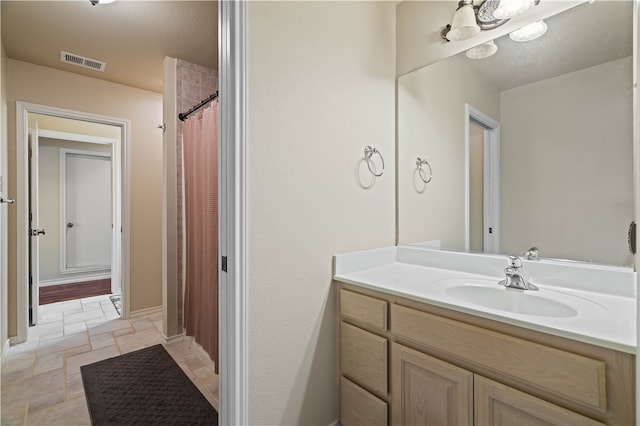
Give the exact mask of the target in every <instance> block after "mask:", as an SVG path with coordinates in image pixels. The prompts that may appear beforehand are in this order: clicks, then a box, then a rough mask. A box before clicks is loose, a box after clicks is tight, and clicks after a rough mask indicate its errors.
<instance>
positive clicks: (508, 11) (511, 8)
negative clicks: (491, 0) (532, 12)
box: [493, 0, 535, 19]
mask: <svg viewBox="0 0 640 426" xmlns="http://www.w3.org/2000/svg"><path fill="white" fill-rule="evenodd" d="M534 4H535V1H534V0H500V4H498V7H497V8H496V10H494V11H493V16H494V17H495V18H498V19H510V18H513V17H514V16H516V15H520V14H521V13H524V12H526V11H527V10H529V9H531V8H532V7H533V6H534Z"/></svg>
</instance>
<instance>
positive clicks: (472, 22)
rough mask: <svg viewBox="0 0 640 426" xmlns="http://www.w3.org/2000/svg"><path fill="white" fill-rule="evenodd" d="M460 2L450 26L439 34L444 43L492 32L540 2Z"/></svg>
mask: <svg viewBox="0 0 640 426" xmlns="http://www.w3.org/2000/svg"><path fill="white" fill-rule="evenodd" d="M476 3H477V4H474V0H460V2H459V3H458V9H456V12H455V14H454V15H453V20H452V21H451V25H447V26H446V27H444V28H443V29H442V31H441V32H440V37H442V38H443V39H444V40H446V41H460V40H467V39H470V38H472V37H474V36H476V35H477V34H479V33H480V31H484V30H492V29H494V28H498V27H499V26H500V25H503V24H505V23H506V22H507V21H508V20H509V19H511V18H512V17H513V16H516V15H518V14H520V13H524V12H526V11H527V10H529V9H530V8H531V7H533V6H536V5H537V4H538V3H540V0H476Z"/></svg>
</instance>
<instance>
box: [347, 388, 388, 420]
mask: <svg viewBox="0 0 640 426" xmlns="http://www.w3.org/2000/svg"><path fill="white" fill-rule="evenodd" d="M340 395H341V404H340V421H341V423H342V425H343V426H384V425H386V424H387V423H388V417H389V416H388V408H387V403H386V402H384V401H383V400H381V399H380V398H377V397H375V396H373V395H372V394H371V393H369V392H367V391H366V390H364V389H362V388H361V387H360V386H358V385H356V384H355V383H353V382H352V381H351V380H349V379H346V378H344V377H340Z"/></svg>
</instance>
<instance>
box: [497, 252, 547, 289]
mask: <svg viewBox="0 0 640 426" xmlns="http://www.w3.org/2000/svg"><path fill="white" fill-rule="evenodd" d="M508 259H509V266H507V267H506V268H505V269H504V274H505V276H506V278H505V279H504V280H502V281H500V282H498V284H500V285H503V286H505V287H508V288H516V289H519V290H538V287H536V286H535V285H533V284H532V283H530V282H529V281H527V279H526V278H525V277H524V276H523V275H522V260H520V258H519V257H518V256H509V257H508Z"/></svg>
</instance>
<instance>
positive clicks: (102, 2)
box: [98, 0, 116, 4]
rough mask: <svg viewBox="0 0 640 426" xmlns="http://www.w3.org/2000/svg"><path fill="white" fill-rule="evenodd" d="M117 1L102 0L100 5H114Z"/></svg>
mask: <svg viewBox="0 0 640 426" xmlns="http://www.w3.org/2000/svg"><path fill="white" fill-rule="evenodd" d="M115 1H116V0H100V2H99V3H98V4H109V3H113V2H115Z"/></svg>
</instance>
